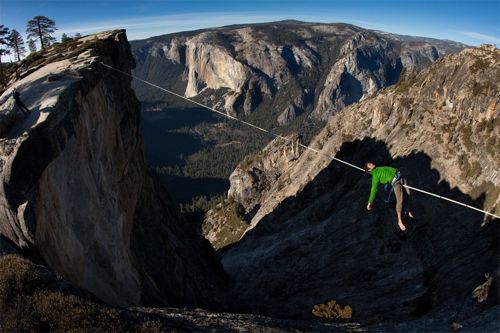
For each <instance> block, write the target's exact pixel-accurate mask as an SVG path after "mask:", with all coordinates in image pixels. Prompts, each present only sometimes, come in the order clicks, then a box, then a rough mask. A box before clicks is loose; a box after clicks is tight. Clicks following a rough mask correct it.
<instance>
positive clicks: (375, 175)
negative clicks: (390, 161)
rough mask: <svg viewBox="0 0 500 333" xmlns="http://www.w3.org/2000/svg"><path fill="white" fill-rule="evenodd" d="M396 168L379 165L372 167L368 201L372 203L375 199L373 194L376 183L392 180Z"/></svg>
mask: <svg viewBox="0 0 500 333" xmlns="http://www.w3.org/2000/svg"><path fill="white" fill-rule="evenodd" d="M396 172H397V170H396V169H395V168H392V167H386V166H380V167H376V168H373V170H372V171H371V172H370V174H371V175H372V188H371V191H370V197H369V198H368V203H369V204H372V203H373V200H375V194H377V188H378V184H379V183H380V184H387V183H390V182H392V180H393V179H394V177H395V176H396Z"/></svg>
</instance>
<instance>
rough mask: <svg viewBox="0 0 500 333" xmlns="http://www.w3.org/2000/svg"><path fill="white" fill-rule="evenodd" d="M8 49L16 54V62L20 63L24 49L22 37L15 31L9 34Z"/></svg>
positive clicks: (24, 52)
mask: <svg viewBox="0 0 500 333" xmlns="http://www.w3.org/2000/svg"><path fill="white" fill-rule="evenodd" d="M9 47H10V48H11V50H12V51H14V53H15V54H16V57H17V61H20V60H21V57H23V56H24V55H25V54H26V48H25V47H24V41H23V37H22V36H21V34H20V33H19V32H17V30H15V29H12V32H11V33H10V37H9Z"/></svg>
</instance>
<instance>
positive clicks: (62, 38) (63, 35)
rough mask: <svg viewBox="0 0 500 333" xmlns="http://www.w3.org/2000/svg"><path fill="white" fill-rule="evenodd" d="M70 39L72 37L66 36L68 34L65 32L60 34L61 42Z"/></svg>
mask: <svg viewBox="0 0 500 333" xmlns="http://www.w3.org/2000/svg"><path fill="white" fill-rule="evenodd" d="M71 39H73V38H71V37H68V35H66V34H65V33H63V34H62V36H61V43H64V42H67V41H68V40H71Z"/></svg>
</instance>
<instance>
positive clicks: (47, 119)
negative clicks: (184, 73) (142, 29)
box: [0, 31, 223, 307]
mask: <svg viewBox="0 0 500 333" xmlns="http://www.w3.org/2000/svg"><path fill="white" fill-rule="evenodd" d="M101 63H105V64H107V65H110V66H112V67H114V68H117V69H119V70H121V71H124V72H126V73H130V71H131V69H132V68H133V67H134V60H133V58H132V54H131V52H130V46H129V44H128V41H127V38H126V35H125V32H124V31H113V32H106V33H100V34H96V35H91V36H87V37H83V38H80V39H76V40H71V41H69V42H66V43H62V44H57V45H55V46H53V47H52V48H50V49H48V50H47V51H45V52H39V53H35V54H32V55H30V57H28V58H27V59H26V60H24V61H23V62H22V63H21V64H20V66H19V68H18V75H17V78H13V80H12V82H11V83H10V85H9V88H8V89H7V90H6V91H5V92H4V93H3V94H2V95H1V97H0V105H1V106H0V133H1V136H2V140H1V142H0V161H1V162H0V165H1V168H0V177H1V179H2V182H1V186H0V235H1V236H2V237H3V238H4V239H6V240H8V241H9V242H10V243H11V244H12V245H14V246H15V247H16V248H17V249H18V250H19V251H22V252H26V253H29V254H30V257H31V258H32V259H34V260H37V261H39V262H41V263H44V264H46V265H47V267H49V268H50V269H52V270H53V271H55V272H57V273H58V274H61V275H62V276H64V277H65V278H67V279H68V280H69V281H71V282H72V283H74V284H75V285H76V286H78V287H80V288H83V289H86V290H88V291H90V292H92V293H93V294H95V295H96V296H97V297H98V298H100V299H101V300H103V301H105V302H107V303H109V304H113V305H120V306H126V305H141V304H142V305H148V304H158V305H159V304H161V305H175V306H183V305H187V306H205V307H210V306H216V304H220V303H218V302H219V301H218V294H219V291H220V285H221V282H222V281H223V273H222V269H221V267H220V264H219V263H218V261H217V259H216V258H215V255H214V252H213V251H212V250H211V248H210V245H209V243H208V242H206V241H205V240H204V239H203V238H202V237H200V236H198V235H196V233H195V232H194V231H193V230H191V229H189V228H187V226H186V224H185V223H184V221H183V220H182V218H180V217H179V216H178V213H177V209H176V208H175V206H174V205H173V204H172V203H171V200H170V199H169V197H168V195H167V194H166V193H163V190H162V189H160V187H159V185H158V184H157V180H156V179H154V178H152V177H151V176H150V175H149V173H148V169H147V167H146V165H145V161H144V153H143V142H142V136H141V133H140V113H139V111H140V104H139V102H138V100H137V99H136V97H135V94H134V91H133V90H132V89H131V84H130V79H129V78H127V77H126V76H124V75H123V74H120V73H117V72H114V71H111V70H110V69H108V68H105V67H104V66H103V65H102V64H101ZM13 89H16V90H17V91H18V92H19V93H20V96H21V100H22V102H23V103H24V104H25V105H26V106H27V107H28V108H29V109H30V110H31V112H30V113H29V115H27V116H26V117H25V116H23V114H22V113H21V112H20V110H19V108H18V104H17V103H16V102H15V101H14V98H13V94H12V92H13Z"/></svg>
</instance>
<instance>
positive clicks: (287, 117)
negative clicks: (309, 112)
mask: <svg viewBox="0 0 500 333" xmlns="http://www.w3.org/2000/svg"><path fill="white" fill-rule="evenodd" d="M295 117H297V114H296V113H295V106H293V104H292V105H289V106H287V107H286V109H285V110H284V111H283V112H282V113H281V114H280V116H279V117H278V124H280V125H282V126H283V125H286V124H289V123H290V122H291V121H292V120H294V119H295Z"/></svg>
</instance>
